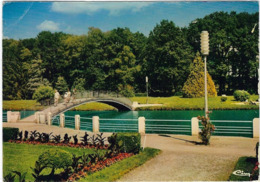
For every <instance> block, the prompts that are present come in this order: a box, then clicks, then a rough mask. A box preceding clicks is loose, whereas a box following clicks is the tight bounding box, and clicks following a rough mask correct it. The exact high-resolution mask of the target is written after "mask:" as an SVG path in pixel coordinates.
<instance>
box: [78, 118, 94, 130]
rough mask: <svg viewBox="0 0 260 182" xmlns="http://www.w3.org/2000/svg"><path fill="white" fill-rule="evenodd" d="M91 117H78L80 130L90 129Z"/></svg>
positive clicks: (91, 126)
mask: <svg viewBox="0 0 260 182" xmlns="http://www.w3.org/2000/svg"><path fill="white" fill-rule="evenodd" d="M92 128H93V125H92V118H86V117H80V130H85V131H92Z"/></svg>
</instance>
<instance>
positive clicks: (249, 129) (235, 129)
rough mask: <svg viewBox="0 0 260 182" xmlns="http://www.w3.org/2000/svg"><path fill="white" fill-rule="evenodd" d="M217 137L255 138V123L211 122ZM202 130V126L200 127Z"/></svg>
mask: <svg viewBox="0 0 260 182" xmlns="http://www.w3.org/2000/svg"><path fill="white" fill-rule="evenodd" d="M211 122H212V124H214V125H215V131H214V133H213V135H215V136H243V137H253V121H230V120H211ZM199 127H200V129H201V128H202V126H201V124H200V125H199Z"/></svg>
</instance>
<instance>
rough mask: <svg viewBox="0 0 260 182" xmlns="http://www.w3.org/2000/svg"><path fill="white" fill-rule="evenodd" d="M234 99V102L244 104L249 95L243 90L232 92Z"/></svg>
mask: <svg viewBox="0 0 260 182" xmlns="http://www.w3.org/2000/svg"><path fill="white" fill-rule="evenodd" d="M234 98H235V100H236V101H241V102H244V101H246V100H248V99H249V98H250V94H249V93H248V92H247V91H245V90H236V91H235V92H234Z"/></svg>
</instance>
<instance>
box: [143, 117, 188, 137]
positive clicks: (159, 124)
mask: <svg viewBox="0 0 260 182" xmlns="http://www.w3.org/2000/svg"><path fill="white" fill-rule="evenodd" d="M145 132H146V133H156V134H182V135H191V120H162V119H161V120H159V119H146V120H145Z"/></svg>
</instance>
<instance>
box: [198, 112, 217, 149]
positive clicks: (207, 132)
mask: <svg viewBox="0 0 260 182" xmlns="http://www.w3.org/2000/svg"><path fill="white" fill-rule="evenodd" d="M198 119H199V120H201V124H202V126H203V128H202V130H201V132H199V137H200V139H201V140H202V143H203V144H204V145H209V144H210V143H209V140H210V137H211V134H212V132H213V131H214V130H215V126H214V125H213V124H212V123H211V122H210V121H209V118H208V117H204V116H198Z"/></svg>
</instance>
